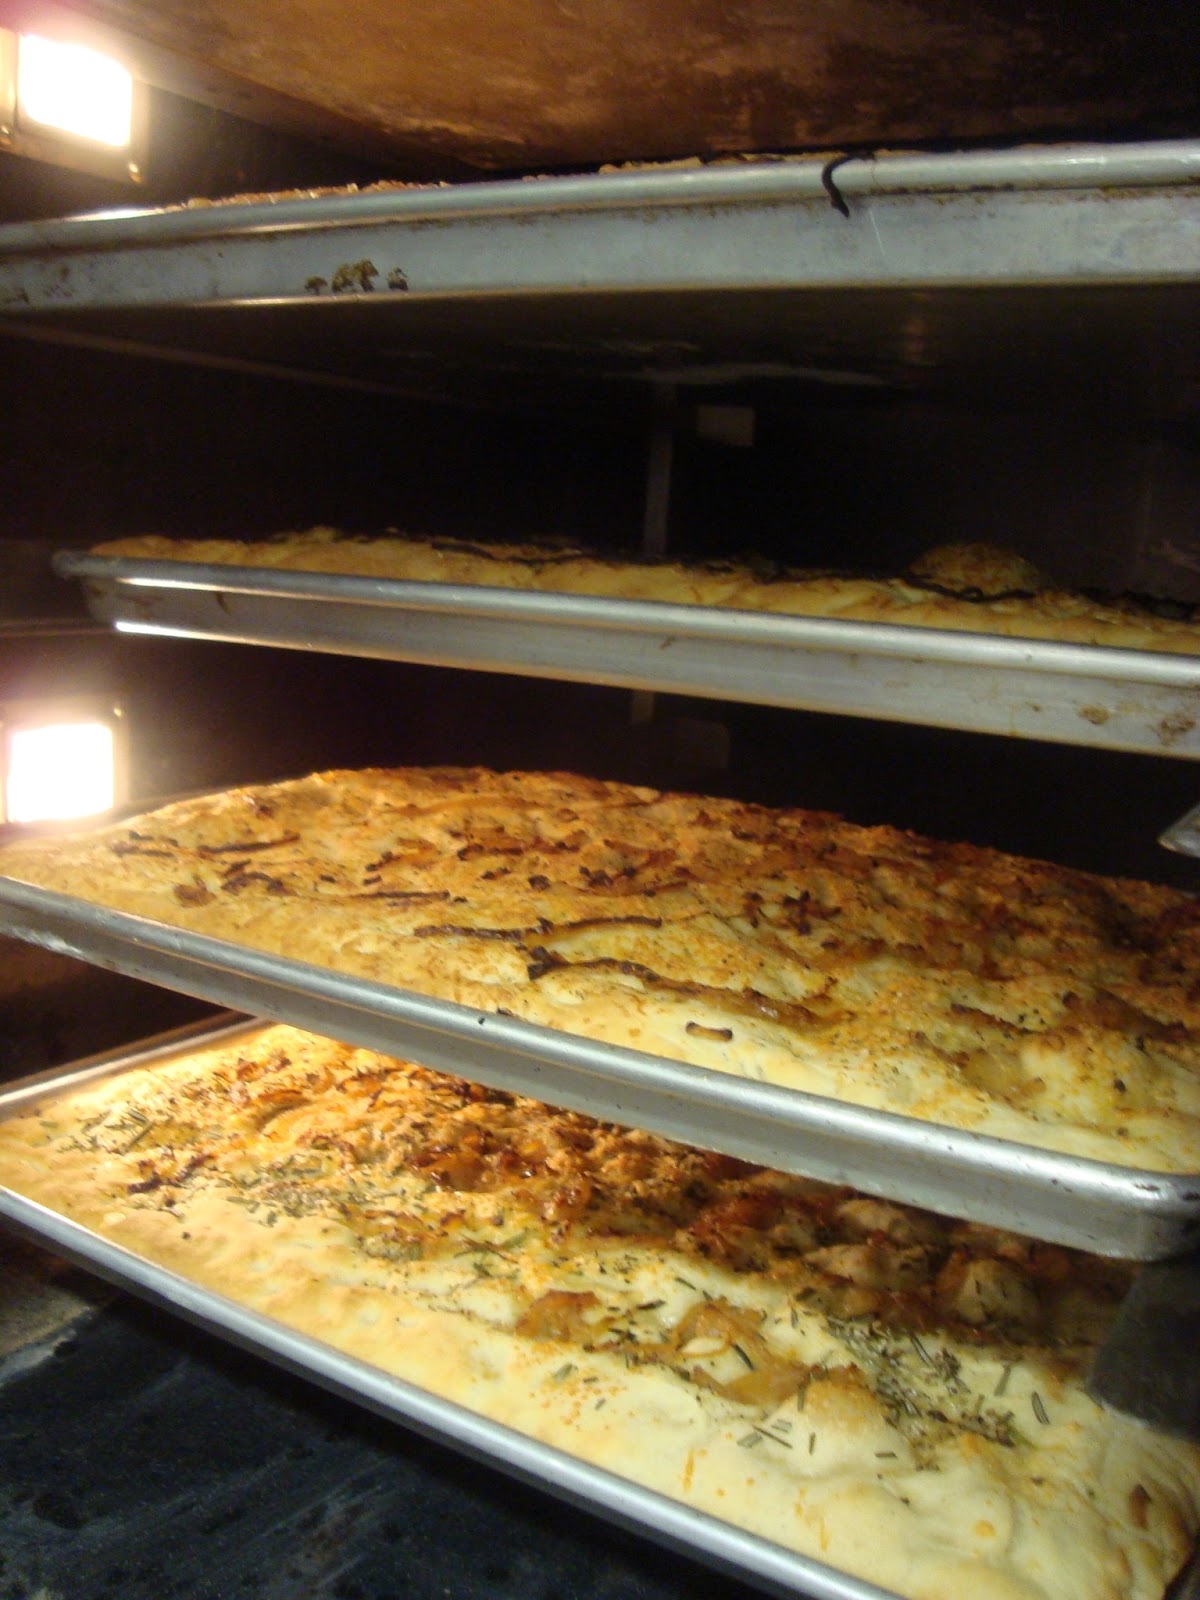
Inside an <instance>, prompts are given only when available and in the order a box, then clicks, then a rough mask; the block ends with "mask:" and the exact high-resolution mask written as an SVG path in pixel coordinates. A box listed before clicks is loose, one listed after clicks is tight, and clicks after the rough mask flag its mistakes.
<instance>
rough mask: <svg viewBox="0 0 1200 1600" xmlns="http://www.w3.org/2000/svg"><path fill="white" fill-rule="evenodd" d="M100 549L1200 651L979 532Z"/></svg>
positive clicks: (311, 533) (1165, 618) (1196, 625)
mask: <svg viewBox="0 0 1200 1600" xmlns="http://www.w3.org/2000/svg"><path fill="white" fill-rule="evenodd" d="M94 553H95V554H97V555H104V556H128V557H136V558H138V559H140V560H151V561H195V562H201V563H204V564H216V565H220V566H236V567H258V568H267V569H277V570H284V571H299V572H328V573H343V574H350V575H354V574H357V575H360V576H364V577H371V578H394V579H402V580H408V581H413V582H432V583H456V584H459V583H461V584H480V585H484V586H491V587H496V588H502V589H528V590H536V591H549V592H552V593H558V594H583V595H598V596H604V597H608V598H612V599H617V600H658V601H666V602H670V603H673V604H682V605H702V606H718V607H727V608H730V609H733V610H739V611H767V612H780V613H783V614H785V615H789V616H801V617H828V618H833V619H839V618H840V619H842V620H845V621H854V622H885V623H899V624H902V625H905V626H909V627H921V628H946V629H950V630H952V631H957V632H968V633H995V634H1002V635H1007V636H1009V637H1016V638H1029V639H1047V640H1060V641H1063V642H1065V643H1070V644H1098V645H1112V646H1115V647H1117V648H1119V649H1134V650H1166V651H1171V652H1174V653H1182V654H1187V655H1194V654H1197V653H1200V622H1198V621H1196V620H1195V618H1194V616H1193V610H1194V608H1192V607H1190V606H1186V605H1185V606H1166V605H1165V604H1163V605H1159V606H1157V607H1156V606H1152V605H1151V604H1149V603H1148V602H1145V601H1141V600H1135V599H1128V598H1111V599H1103V598H1097V597H1095V596H1092V595H1088V594H1083V593H1078V592H1075V591H1073V590H1069V589H1063V588H1060V587H1059V586H1057V585H1055V584H1053V583H1050V582H1049V581H1047V580H1046V579H1045V578H1044V577H1043V576H1042V575H1041V574H1040V573H1039V572H1038V570H1037V568H1036V567H1034V566H1033V564H1032V563H1031V562H1029V561H1026V560H1024V559H1023V558H1021V557H1019V556H1015V555H1012V554H1011V553H1010V552H1007V551H1003V550H999V549H996V548H994V547H993V546H990V545H984V544H954V545H945V546H940V547H938V548H937V549H935V550H932V551H930V552H928V553H927V554H926V555H924V556H922V557H920V558H919V559H918V560H916V561H914V562H913V563H912V566H911V567H910V568H909V570H908V571H907V572H906V573H904V574H900V575H893V576H884V577H871V576H854V575H852V574H847V573H841V572H826V571H806V570H803V569H798V570H789V569H786V568H784V569H775V568H770V569H769V571H768V568H767V566H765V565H763V566H759V565H754V564H751V563H742V562H738V561H708V562H696V563H690V564H689V563H685V562H680V561H671V560H665V559H647V560H640V561H639V560H635V559H633V558H631V557H628V556H625V557H616V556H602V555H599V554H597V553H596V552H594V551H589V550H585V549H583V548H581V547H577V546H569V545H564V546H547V545H539V544H532V543H531V544H515V543H508V544H499V543H497V544H492V543H489V544H475V543H470V542H468V541H466V540H462V539H428V538H417V537H414V536H411V535H405V534H400V533H395V532H389V533H387V534H377V535H361V536H359V535H353V536H352V535H346V534H341V533H338V532H337V531H336V530H334V529H332V528H310V529H308V530H307V531H305V532H302V533H288V534H280V535H278V536H276V537H275V538H272V539H265V540H251V541H245V540H237V539H166V538H163V537H161V536H159V535H156V534H146V535H141V536H138V537H134V538H129V539H118V540H114V541H112V542H110V543H107V544H101V545H97V546H96V549H95V552H94Z"/></svg>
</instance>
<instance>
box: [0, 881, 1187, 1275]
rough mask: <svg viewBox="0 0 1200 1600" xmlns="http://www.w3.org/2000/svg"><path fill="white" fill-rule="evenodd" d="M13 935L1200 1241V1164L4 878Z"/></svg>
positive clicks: (246, 1007)
mask: <svg viewBox="0 0 1200 1600" xmlns="http://www.w3.org/2000/svg"><path fill="white" fill-rule="evenodd" d="M0 932H3V933H10V934H14V935H16V936H17V937H19V938H23V939H27V940H30V941H31V942H33V943H35V944H40V945H43V946H45V947H46V948H48V949H51V950H56V951H59V952H60V953H62V954H65V955H70V956H75V957H79V958H81V959H83V960H85V961H91V962H93V963H98V964H99V965H101V966H104V967H108V968H111V969H113V970H115V971H118V972H123V973H126V974H128V975H129V976H131V977H135V978H143V979H147V980H149V981H150V982H153V983H161V984H166V985H168V986H169V987H171V988H175V989H180V990H183V991H184V992H185V993H188V994H192V995H197V996H199V997H200V998H202V999H206V1000H212V1001H215V1002H216V1003H217V1004H219V1005H226V1006H230V1007H233V1008H235V1009H236V1010H238V1011H242V1012H250V1013H254V1014H256V1015H261V1016H266V1017H272V1018H275V1019H277V1020H278V1021H281V1022H290V1023H293V1024H295V1025H296V1026H298V1027H301V1028H307V1029H309V1030H311V1031H312V1032H314V1033H320V1034H325V1035H327V1036H330V1037H333V1038H337V1039H342V1040H345V1041H346V1042H348V1043H352V1044H360V1045H364V1046H366V1047H367V1048H369V1049H374V1050H379V1051H382V1052H384V1053H385V1054H390V1055H397V1056H404V1057H408V1058H410V1059H412V1060H415V1061H419V1062H421V1063H423V1064H424V1065H426V1066H428V1067H432V1068H436V1069H439V1070H442V1071H446V1072H454V1073H458V1074H460V1075H461V1076H463V1077H466V1078H470V1079H473V1080H476V1081H478V1082H480V1083H485V1084H489V1085H493V1086H496V1087H501V1088H505V1089H510V1090H513V1091H515V1092H517V1093H521V1094H528V1095H532V1096H534V1097H535V1098H537V1099H541V1100H547V1101H550V1102H552V1103H554V1104H556V1105H562V1106H567V1107H570V1108H572V1109H573V1110H576V1111H582V1112H585V1113H587V1114H588V1115H591V1116H595V1117H600V1118H604V1119H608V1120H611V1121H615V1122H619V1123H623V1124H626V1125H629V1126H632V1127H639V1128H646V1129H649V1130H652V1131H654V1132H656V1133H661V1134H665V1135H666V1136H668V1137H669V1138H673V1139H679V1140H682V1141H684V1142H685V1143H688V1144H694V1145H700V1146H702V1147H704V1148H707V1149H714V1150H723V1151H725V1152H727V1153H728V1154H730V1155H735V1156H740V1157H742V1158H743V1159H745V1160H749V1161H755V1162H760V1163H763V1164H764V1165H767V1166H771V1167H777V1168H780V1169H782V1170H785V1171H794V1172H803V1173H806V1174H808V1175H810V1176H813V1177H817V1178H822V1179H825V1180H826V1181H828V1182H831V1183H848V1184H852V1185H854V1186H855V1187H856V1188H859V1189H863V1190H866V1191H867V1192H869V1193H872V1194H880V1195H886V1196H898V1197H899V1198H901V1199H903V1200H905V1201H907V1202H909V1203H910V1204H912V1205H918V1206H925V1207H928V1208H929V1209H931V1210H935V1211H942V1212H946V1213H948V1214H950V1215H953V1216H960V1217H966V1218H968V1219H971V1220H974V1221H978V1222H986V1223H990V1224H991V1225H992V1226H994V1227H999V1228H1011V1229H1013V1230H1015V1231H1017V1232H1020V1233H1026V1234H1032V1235H1034V1236H1036V1237H1040V1238H1044V1239H1050V1240H1053V1241H1055V1242H1057V1243H1060V1244H1066V1245H1073V1246H1077V1247H1078V1248H1081V1249H1084V1250H1091V1251H1094V1252H1097V1253H1099V1254H1102V1255H1114V1256H1124V1257H1126V1258H1128V1259H1131V1260H1155V1259H1161V1258H1163V1257H1166V1256H1170V1255H1175V1254H1179V1253H1181V1252H1182V1251H1184V1250H1187V1249H1190V1248H1192V1247H1194V1246H1195V1245H1196V1244H1198V1243H1200V1174H1197V1175H1184V1176H1178V1175H1172V1174H1167V1173H1161V1172H1148V1171H1142V1170H1138V1169H1134V1168H1127V1167H1118V1166H1110V1165H1107V1164H1104V1163H1101V1162H1097V1161H1090V1160H1085V1159H1083V1158H1081V1157H1078V1156H1067V1155H1059V1154H1055V1153H1054V1152H1052V1151H1045V1150H1036V1149H1033V1148H1030V1147H1029V1146H1026V1145H1020V1144H1015V1143H1010V1142H1008V1141H1004V1140H1000V1139H994V1138H989V1137H985V1136H982V1135H980V1134H973V1133H967V1132H963V1131H961V1130H959V1129H956V1128H947V1127H941V1126H939V1125H937V1124H934V1123H928V1122H919V1121H917V1120H916V1119H914V1118H911V1117H902V1116H897V1115H894V1114H892V1113H889V1112H884V1111H875V1110H871V1109H868V1108H865V1107H861V1106H853V1105H846V1104H843V1103H841V1102H839V1101H835V1100H830V1099H826V1098H824V1097H823V1096H819V1095H813V1094H807V1093H802V1092H800V1091H797V1090H793V1089H783V1088H777V1087H775V1086H773V1085H770V1084H763V1083H754V1082H749V1081H747V1080H746V1079H742V1078H735V1077H732V1076H730V1075H728V1074H726V1073H721V1072H712V1071H709V1070H707V1069H705V1068H700V1067H693V1066H688V1065H684V1064H681V1063H677V1062H673V1061H666V1060H662V1059H660V1058H658V1057H655V1056H649V1055H644V1054H642V1053H640V1052H638V1051H634V1050H628V1049H624V1048H622V1047H620V1046H617V1045H609V1044H600V1043H597V1042H595V1041H594V1040H589V1039H583V1038H579V1037H578V1036H576V1035H574V1034H567V1033H560V1032H557V1031H555V1030H552V1029H549V1028H544V1027H541V1026H538V1025H535V1024H533V1023H528V1022H522V1021H520V1020H518V1019H517V1018H515V1017H505V1016H499V1015H496V1014H494V1013H491V1012H481V1011H473V1010H470V1009H468V1008H467V1007H465V1006H459V1005H452V1004H450V1003H449V1002H446V1001H439V1000H431V999H429V998H428V997H426V996H424V995H419V994H413V993H411V992H409V991H407V990H403V989H395V988H391V987H388V986H386V985H383V984H378V983H371V982H368V981H367V980H365V979H362V978H355V977H350V976H347V975H346V974H343V973H338V972H331V971H329V970H327V969H326V968H323V967H315V966H310V965H309V964H307V963H306V962H302V961H296V960H292V959H290V958H286V957H282V956H275V955H269V954H266V953H264V952H262V951H258V950H251V949H247V948H245V947H244V946H241V945H237V944H233V943H230V942H228V941H226V940H221V939H213V938H210V937H208V936H207V935H203V934H197V933H190V932H188V931H186V930H184V929H181V928H173V927H170V926H168V925H167V924H165V923H160V922H155V921H152V920H150V919H148V918H145V917H138V916H133V915H131V914H129V913H127V912H121V911H110V910H107V909H105V908H104V907H101V906H95V905H91V904H89V903H88V902H87V901H83V900H79V899H76V898H74V897H73V896H69V895H63V894H59V893H56V892H54V891H52V890H47V889H39V888H35V887H33V886H32V885H29V884H24V883H19V882H17V881H16V880H14V879H12V878H0Z"/></svg>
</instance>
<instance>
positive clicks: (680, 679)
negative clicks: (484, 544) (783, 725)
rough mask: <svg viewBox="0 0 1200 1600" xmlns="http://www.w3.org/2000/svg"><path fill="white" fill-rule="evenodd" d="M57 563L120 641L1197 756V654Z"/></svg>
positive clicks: (681, 609) (560, 598)
mask: <svg viewBox="0 0 1200 1600" xmlns="http://www.w3.org/2000/svg"><path fill="white" fill-rule="evenodd" d="M57 565H58V570H59V571H60V572H61V573H62V574H63V575H64V576H68V577H81V578H82V579H83V581H84V584H85V586H86V589H87V597H88V604H89V606H90V607H91V610H92V613H93V615H94V616H95V617H97V618H98V619H99V620H101V621H104V622H106V623H109V624H111V625H112V626H115V627H116V628H118V629H120V630H122V631H125V632H136V633H151V634H162V635H167V636H173V637H187V638H201V639H209V640H214V641H222V642H226V643H230V642H232V643H238V644H252V645H273V646H277V647H283V648H287V649H296V650H318V651H325V652H328V653H332V654H341V655H355V656H366V657H373V658H376V659H383V660H400V661H409V662H415V663H419V664H422V665H427V666H435V667H456V668H466V669H470V670H475V671H491V672H496V671H499V672H508V673H514V674H518V675H524V676H530V677H547V678H559V679H565V680H568V681H576V682H587V683H603V684H607V685H610V686H615V687H625V688H635V689H649V690H658V691H661V692H663V693H677V694H691V695H698V696H702V697H705V698H709V699H717V700H724V701H744V702H749V703H752V704H759V705H773V706H777V707H781V708H785V709H792V710H807V711H823V712H828V713H834V714H840V715H850V716H868V717H880V718H885V719H889V720H892V721H899V722H910V723H918V724H924V725H927V726H935V727H948V728H965V729H968V730H970V731H972V732H976V733H989V734H1000V735H1005V736H1010V737H1017V738H1029V739H1041V740H1046V741H1052V742H1057V743H1062V744H1076V745H1085V746H1089V747H1092V748H1098V749H1110V750H1127V751H1133V752H1139V753H1143V754H1150V755H1167V756H1171V757H1174V758H1176V759H1190V760H1196V759H1200V657H1189V656H1186V655H1178V654H1169V653H1166V652H1151V651H1144V650H1124V649H1118V648H1114V647H1111V646H1102V645H1082V644H1064V643H1060V642H1057V641H1052V640H1029V639H1016V638H1007V637H1002V636H999V635H994V634H983V633H966V632H953V631H950V630H936V629H932V628H915V627H909V626H906V625H898V624H892V623H883V622H855V621H848V620H841V619H837V618H827V617H817V618H808V617H792V616H785V615H782V614H778V613H756V612H751V611H732V610H721V609H717V608H714V607H704V606H688V605H679V604H669V603H664V602H659V601H623V600H615V599H611V598H607V597H595V596H583V595H560V594H550V593H540V594H539V593H533V592H527V591H522V590H511V589H509V590H506V589H498V588H490V587H480V586H466V585H451V584H436V583H424V582H420V583H418V582H401V581H397V580H388V579H378V578H363V577H349V576H343V575H341V574H313V573H280V572H275V571H270V570H264V569H258V568H246V569H240V570H239V569H237V568H214V567H211V566H203V565H200V564H193V563H182V562H170V561H135V560H132V559H129V558H114V557H96V556H76V555H71V554H67V555H63V556H61V557H60V558H59V559H58V562H57ZM172 569H174V570H172ZM180 569H182V570H180Z"/></svg>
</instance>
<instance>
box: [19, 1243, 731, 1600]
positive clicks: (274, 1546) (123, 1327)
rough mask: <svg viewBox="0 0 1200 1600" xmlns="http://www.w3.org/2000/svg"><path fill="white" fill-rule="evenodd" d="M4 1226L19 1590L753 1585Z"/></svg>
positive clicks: (98, 1599)
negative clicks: (200, 1325)
mask: <svg viewBox="0 0 1200 1600" xmlns="http://www.w3.org/2000/svg"><path fill="white" fill-rule="evenodd" d="M754 1593H755V1591H753V1590H751V1589H750V1588H748V1587H746V1586H744V1585H742V1584H740V1583H737V1582H735V1581H733V1580H730V1579H727V1578H725V1577H723V1576H721V1575H719V1574H716V1573H713V1572H710V1571H707V1570H705V1569H704V1568H702V1567H699V1566H697V1565H693V1564H692V1563H690V1562H688V1561H685V1560H683V1559H681V1558H680V1557H678V1556H675V1555H672V1554H670V1553H667V1552H663V1551H660V1550H658V1549H657V1548H655V1547H654V1546H653V1545H651V1544H649V1543H647V1542H645V1541H643V1540H641V1539H639V1538H636V1537H634V1536H632V1535H627V1534H624V1533H622V1532H621V1531H619V1530H616V1529H613V1528H611V1527H609V1526H608V1525H607V1524H604V1523H602V1522H601V1521H599V1520H598V1519H595V1518H592V1517H589V1516H587V1515H586V1514H584V1513H581V1512H576V1511H574V1510H572V1509H571V1508H569V1507H567V1506H563V1505H559V1504H558V1503H556V1502H555V1501H554V1500H552V1499H551V1498H549V1497H547V1496H545V1495H542V1494H539V1493H537V1492H535V1491H533V1490H530V1489H526V1488H525V1487H524V1486H522V1485H520V1484H517V1483H513V1482H511V1481H509V1480H508V1479H506V1478H504V1477H503V1476H501V1475H500V1474H498V1473H496V1472H493V1471H489V1470H487V1469H486V1468H483V1467H480V1466H477V1465H475V1464H474V1463H472V1462H469V1461H466V1460H464V1459H463V1458H461V1457H458V1456H456V1455H454V1454H453V1453H451V1452H450V1451H447V1450H444V1449H442V1448H440V1447H438V1446H435V1445H431V1444H429V1443H427V1442H425V1441H423V1440H421V1439H419V1438H417V1437H415V1436H413V1435H410V1434H408V1433H406V1432H404V1430H402V1429H401V1428H398V1427H396V1426H393V1425H391V1424H388V1423H386V1422H383V1421H381V1420H379V1419H377V1418H374V1417H372V1416H370V1415H369V1414H366V1413H364V1412H362V1411H359V1410H358V1409H356V1408H355V1407H353V1406H351V1405H349V1404H346V1403H344V1402H341V1401H339V1400H337V1399H335V1398H333V1397H331V1396H328V1395H326V1394H324V1393H323V1392H321V1391H319V1390H317V1389H314V1388H313V1387H311V1386H310V1385H308V1384H305V1383H303V1382H301V1381H300V1380H297V1379H293V1378H291V1377H289V1376H288V1375H286V1374H283V1373H280V1372H277V1371H276V1370H275V1369H274V1368H272V1367H269V1366H267V1365H265V1364H264V1363H263V1362H261V1361H260V1360H258V1359H257V1358H255V1357H251V1356H248V1355H245V1354H243V1353H242V1352H240V1351H238V1350H235V1349H233V1348H231V1347H229V1346H226V1345H223V1344H221V1343H220V1342H218V1341H216V1340H214V1339H212V1338H210V1337H208V1336H207V1335H204V1334H202V1333H200V1332H198V1331H196V1330H194V1329H191V1328H189V1327H186V1326H184V1325H182V1324H178V1323H175V1322H173V1321H171V1320H170V1319H169V1318H165V1317H164V1316H163V1315H162V1313H160V1312H157V1311H155V1310H154V1309H152V1308H149V1307H146V1306H143V1305H140V1304H138V1303H136V1302H134V1301H131V1300H129V1299H126V1298H125V1297H123V1296H119V1295H117V1294H115V1293H113V1292H111V1291H107V1290H105V1289H103V1288H102V1287H100V1286H98V1285H95V1284H93V1283H92V1282H91V1280H89V1279H87V1278H85V1277H83V1276H82V1275H80V1274H76V1273H73V1272H72V1271H70V1270H67V1269H64V1268H62V1267H61V1266H60V1265H59V1264H57V1263H55V1262H53V1261H52V1260H50V1259H49V1258H47V1257H44V1256H41V1255H40V1254H39V1253H37V1252H34V1251H32V1250H29V1249H27V1248H26V1247H24V1246H19V1245H15V1244H14V1243H13V1242H11V1241H8V1240H3V1239H0V1600H172V1597H179V1600H301V1597H303V1600H447V1597H449V1600H476V1597H478V1600H684V1597H686V1600H751V1596H752V1594H754Z"/></svg>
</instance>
